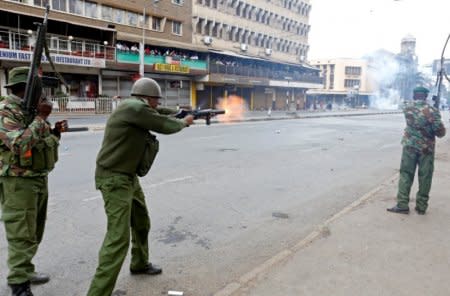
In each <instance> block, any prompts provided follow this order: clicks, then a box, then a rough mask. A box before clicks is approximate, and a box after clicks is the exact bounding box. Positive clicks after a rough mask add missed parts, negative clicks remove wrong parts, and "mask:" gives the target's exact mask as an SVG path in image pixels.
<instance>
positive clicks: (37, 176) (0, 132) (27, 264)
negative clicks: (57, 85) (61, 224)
mask: <svg viewBox="0 0 450 296" xmlns="http://www.w3.org/2000/svg"><path fill="white" fill-rule="evenodd" d="M28 72H29V68H28V67H17V68H13V69H12V70H11V71H10V72H9V83H8V84H7V85H6V86H5V87H6V88H8V90H9V95H8V96H7V97H6V98H4V99H3V100H1V101H0V202H1V207H2V217H1V220H2V221H3V223H4V225H5V232H6V239H7V241H8V267H9V274H8V284H9V286H10V287H11V290H12V295H14V296H30V295H33V294H32V292H31V290H30V284H42V283H46V282H48V281H49V276H48V275H46V274H43V273H37V272H36V271H35V267H34V265H33V263H32V259H33V257H34V255H35V254H36V252H37V250H38V246H39V243H40V242H41V240H42V236H43V234H44V226H45V220H46V215H47V199H48V186H47V175H48V173H49V172H50V171H51V170H52V169H53V167H54V165H55V162H56V161H57V157H58V155H57V153H58V152H57V148H58V144H59V138H60V135H61V131H62V130H64V129H65V128H67V122H66V121H60V122H57V123H56V125H55V128H54V129H51V127H50V124H49V123H48V122H47V117H48V116H49V114H50V113H51V111H52V105H51V103H49V102H47V101H45V100H41V101H40V103H39V105H38V108H37V109H38V110H37V111H38V112H37V116H36V117H35V118H34V119H33V120H32V121H31V123H30V122H29V120H28V118H26V117H25V115H24V112H23V109H22V100H23V96H24V94H25V86H26V81H27V76H28ZM40 94H41V89H39V90H38V93H37V95H38V96H40Z"/></svg>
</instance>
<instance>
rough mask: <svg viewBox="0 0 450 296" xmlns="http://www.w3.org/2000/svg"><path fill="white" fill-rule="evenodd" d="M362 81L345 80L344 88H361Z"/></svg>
mask: <svg viewBox="0 0 450 296" xmlns="http://www.w3.org/2000/svg"><path fill="white" fill-rule="evenodd" d="M359 85H360V81H359V80H358V79H345V80H344V86H345V87H355V86H359Z"/></svg>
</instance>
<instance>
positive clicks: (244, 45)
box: [241, 43, 248, 51]
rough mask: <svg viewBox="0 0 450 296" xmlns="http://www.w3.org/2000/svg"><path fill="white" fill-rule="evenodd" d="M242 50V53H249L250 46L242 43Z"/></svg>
mask: <svg viewBox="0 0 450 296" xmlns="http://www.w3.org/2000/svg"><path fill="white" fill-rule="evenodd" d="M241 50H242V51H247V50H248V44H245V43H241Z"/></svg>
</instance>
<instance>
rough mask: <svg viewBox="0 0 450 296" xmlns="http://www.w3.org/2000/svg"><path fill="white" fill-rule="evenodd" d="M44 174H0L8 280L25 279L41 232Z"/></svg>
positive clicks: (44, 206) (45, 195)
mask: <svg viewBox="0 0 450 296" xmlns="http://www.w3.org/2000/svg"><path fill="white" fill-rule="evenodd" d="M47 200H48V187H47V177H29V178H24V177H0V201H1V205H2V221H3V223H4V224H5V232H6V239H7V241H8V267H9V274H8V284H21V283H24V282H27V281H28V280H29V279H30V277H31V276H32V274H33V273H34V265H33V263H32V262H31V261H32V259H33V257H34V255H35V254H36V252H37V250H38V246H39V243H40V242H41V240H42V237H43V234H44V227H45V220H46V217H47Z"/></svg>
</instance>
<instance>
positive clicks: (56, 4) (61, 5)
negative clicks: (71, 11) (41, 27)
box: [46, 0, 67, 11]
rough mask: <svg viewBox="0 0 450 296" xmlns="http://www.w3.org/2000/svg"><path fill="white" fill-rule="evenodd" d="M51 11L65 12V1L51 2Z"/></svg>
mask: <svg viewBox="0 0 450 296" xmlns="http://www.w3.org/2000/svg"><path fill="white" fill-rule="evenodd" d="M46 2H48V1H46ZM52 9H54V10H60V11H66V10H67V7H66V0H52Z"/></svg>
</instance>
